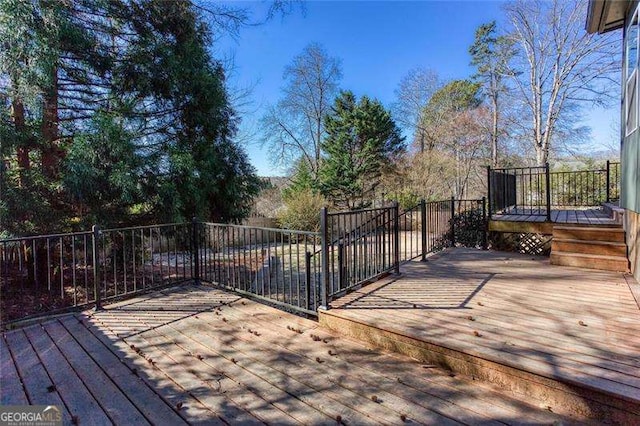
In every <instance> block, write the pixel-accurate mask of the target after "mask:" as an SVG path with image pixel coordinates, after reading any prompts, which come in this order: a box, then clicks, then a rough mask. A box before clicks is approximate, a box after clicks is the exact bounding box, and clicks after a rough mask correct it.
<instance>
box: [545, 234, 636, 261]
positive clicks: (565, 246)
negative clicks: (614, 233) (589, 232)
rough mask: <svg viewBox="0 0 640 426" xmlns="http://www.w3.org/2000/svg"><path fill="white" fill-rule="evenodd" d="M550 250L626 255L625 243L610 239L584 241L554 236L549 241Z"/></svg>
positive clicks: (554, 251) (553, 251)
mask: <svg viewBox="0 0 640 426" xmlns="http://www.w3.org/2000/svg"><path fill="white" fill-rule="evenodd" d="M551 252H552V253H558V252H565V253H580V254H597V255H601V256H620V257H624V258H626V257H627V245H626V244H625V243H619V242H612V241H586V240H573V239H563V238H554V239H553V240H552V242H551Z"/></svg>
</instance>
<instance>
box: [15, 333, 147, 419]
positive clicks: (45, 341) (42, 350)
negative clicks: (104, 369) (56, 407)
mask: <svg viewBox="0 0 640 426" xmlns="http://www.w3.org/2000/svg"><path fill="white" fill-rule="evenodd" d="M24 331H25V334H26V335H27V337H28V339H29V341H30V342H31V344H32V345H33V348H34V349H35V350H36V351H37V352H38V354H39V356H40V359H41V360H42V363H43V365H44V368H45V369H46V370H47V372H48V373H49V375H50V377H51V380H52V381H53V383H54V385H55V387H56V392H58V393H59V394H60V397H61V398H62V400H63V401H64V402H65V405H66V406H67V408H68V409H69V411H70V412H71V414H72V415H73V416H74V417H75V418H77V419H78V420H79V421H81V422H82V423H88V424H96V425H101V424H109V423H111V422H113V421H115V420H116V419H117V420H128V419H131V420H134V421H137V422H142V423H141V424H145V423H146V422H145V419H144V418H141V417H140V416H135V413H132V414H134V415H131V416H130V417H129V416H127V418H125V419H123V418H119V417H118V416H117V415H116V416H114V417H110V416H109V415H107V413H106V412H105V411H104V410H103V409H102V407H101V406H100V404H99V403H98V402H97V401H96V399H95V398H94V396H93V395H92V393H91V391H90V390H89V389H88V388H87V384H86V382H85V380H87V378H89V377H92V376H94V375H95V374H96V373H98V372H99V369H98V368H96V367H95V366H91V365H86V367H85V366H81V369H79V370H77V369H73V367H72V366H71V365H70V362H69V360H68V358H67V357H66V356H65V355H64V354H62V353H61V352H60V347H63V346H65V345H69V344H70V342H69V341H68V339H67V337H68V335H66V336H63V335H57V336H53V339H55V341H56V342H55V343H54V341H53V340H52V339H51V336H49V335H48V333H46V332H43V330H42V328H41V327H40V326H37V325H36V326H34V327H28V328H26V329H25V330H24ZM74 373H79V374H74ZM93 390H94V391H95V390H96V389H95V388H94V389H93ZM113 397H114V398H116V400H117V395H113ZM108 402H109V399H103V403H108ZM118 402H121V403H124V404H126V403H127V401H126V399H124V401H122V400H119V401H118ZM123 408H124V409H125V411H127V410H126V409H127V408H128V407H127V406H126V405H125V406H124V407H123ZM114 414H116V413H114Z"/></svg>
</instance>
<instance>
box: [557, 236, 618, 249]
mask: <svg viewBox="0 0 640 426" xmlns="http://www.w3.org/2000/svg"><path fill="white" fill-rule="evenodd" d="M553 241H555V242H559V243H560V242H562V243H575V244H595V245H604V246H616V247H626V246H627V244H626V243H623V242H619V241H602V240H577V239H574V238H554V239H553Z"/></svg>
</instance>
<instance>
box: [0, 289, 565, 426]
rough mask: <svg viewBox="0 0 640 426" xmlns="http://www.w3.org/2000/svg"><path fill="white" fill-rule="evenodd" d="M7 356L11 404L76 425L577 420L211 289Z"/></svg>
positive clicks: (72, 317) (53, 326) (64, 328)
mask: <svg viewBox="0 0 640 426" xmlns="http://www.w3.org/2000/svg"><path fill="white" fill-rule="evenodd" d="M0 355H1V356H0V360H1V377H2V387H1V390H0V396H1V399H0V404H2V405H5V404H6V405H9V404H45V405H57V406H59V407H60V408H61V409H62V412H63V420H64V423H65V424H72V423H75V424H77V423H80V424H95V425H101V424H136V425H137V424H167V425H178V424H207V425H210V424H213V425H215V424H243V425H244V424H285V425H286V424H336V423H343V424H403V423H407V422H408V423H415V424H438V425H441V424H460V423H464V424H470V423H472V424H480V425H488V424H499V423H507V424H522V423H527V424H551V423H554V422H567V421H568V422H571V421H572V420H571V417H569V416H563V415H558V414H555V413H551V412H549V411H548V410H545V409H543V408H540V407H538V406H535V405H532V404H530V403H528V402H524V400H521V399H518V398H514V397H512V396H509V395H506V394H504V393H502V392H500V391H496V390H495V389H494V388H492V387H489V386H487V385H484V384H480V383H478V382H474V381H471V380H468V379H465V378H461V377H451V376H450V375H449V374H448V372H446V371H444V370H441V369H438V368H432V367H433V366H425V365H421V364H419V363H416V362H415V361H413V360H410V359H409V358H407V357H404V356H402V355H397V354H389V353H385V352H383V351H379V350H373V349H371V348H370V347H367V346H365V345H363V344H362V343H360V342H358V341H356V340H353V339H350V338H347V337H342V336H339V335H338V334H337V333H333V332H330V331H327V330H324V329H322V328H320V327H319V325H318V323H317V322H316V321H312V320H307V319H304V318H300V317H298V316H295V315H291V314H288V313H285V312H282V311H279V310H277V309H274V308H271V307H268V306H265V305H262V304H259V303H256V302H253V301H250V300H247V299H245V298H241V297H239V296H237V295H234V294H232V293H229V292H226V291H222V290H218V289H214V288H211V287H206V286H195V285H185V286H181V287H175V288H172V289H168V290H164V291H160V292H156V293H152V294H148V295H144V296H139V297H136V298H134V299H131V300H128V301H125V302H121V303H118V304H112V305H109V306H108V307H107V308H106V309H104V310H102V311H99V312H96V313H94V312H85V313H80V314H69V315H65V316H61V317H59V318H57V319H52V320H49V321H47V322H43V323H42V324H36V325H32V326H29V327H25V328H22V329H17V330H13V331H8V332H6V333H4V334H3V338H2V339H1V340H0Z"/></svg>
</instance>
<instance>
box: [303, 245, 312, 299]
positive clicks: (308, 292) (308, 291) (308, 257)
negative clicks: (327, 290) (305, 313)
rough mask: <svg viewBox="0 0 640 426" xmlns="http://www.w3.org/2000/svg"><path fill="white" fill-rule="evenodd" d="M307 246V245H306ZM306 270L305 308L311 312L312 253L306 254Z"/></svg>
mask: <svg viewBox="0 0 640 426" xmlns="http://www.w3.org/2000/svg"><path fill="white" fill-rule="evenodd" d="M305 244H306V243H305ZM304 268H305V269H304V270H305V283H304V285H305V288H304V294H305V299H306V300H305V306H306V307H307V309H309V310H311V252H310V251H308V252H305V254H304Z"/></svg>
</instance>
